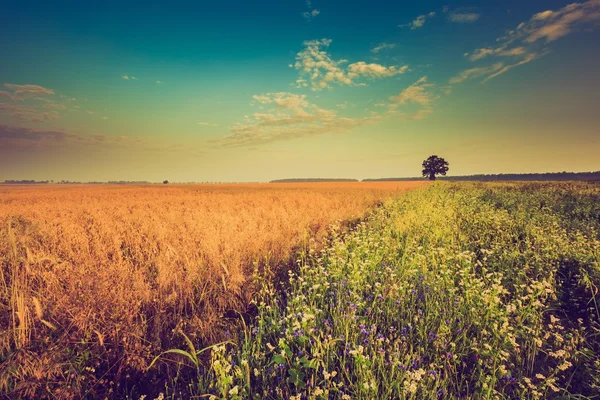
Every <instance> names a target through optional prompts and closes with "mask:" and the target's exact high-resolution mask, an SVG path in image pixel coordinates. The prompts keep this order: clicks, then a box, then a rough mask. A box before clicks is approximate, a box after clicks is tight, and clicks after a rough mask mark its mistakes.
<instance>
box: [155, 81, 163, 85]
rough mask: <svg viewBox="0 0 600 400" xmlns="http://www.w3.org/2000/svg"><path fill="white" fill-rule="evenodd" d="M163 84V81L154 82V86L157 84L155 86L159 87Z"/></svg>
mask: <svg viewBox="0 0 600 400" xmlns="http://www.w3.org/2000/svg"><path fill="white" fill-rule="evenodd" d="M163 83H164V82H163V81H156V84H157V85H161V84H163Z"/></svg>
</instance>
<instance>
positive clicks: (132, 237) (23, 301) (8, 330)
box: [0, 182, 425, 398]
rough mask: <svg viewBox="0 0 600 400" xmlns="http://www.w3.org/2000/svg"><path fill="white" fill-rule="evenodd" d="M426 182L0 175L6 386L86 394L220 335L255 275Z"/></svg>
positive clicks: (0, 322) (246, 300) (241, 307)
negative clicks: (1, 182) (21, 178)
mask: <svg viewBox="0 0 600 400" xmlns="http://www.w3.org/2000/svg"><path fill="white" fill-rule="evenodd" d="M424 184H425V183H422V182H377V183H375V182H374V183H306V184H244V185H242V184H240V185H233V184H232V185H148V186H118V185H115V186H106V185H102V186H93V185H90V186H54V185H52V186H43V187H40V186H0V265H1V269H0V272H1V276H0V285H1V286H0V308H1V312H0V335H1V336H0V348H1V359H2V361H3V363H2V365H3V366H2V367H0V391H6V392H10V393H14V394H17V395H18V396H33V395H36V396H37V395H40V393H45V394H50V393H51V394H52V395H53V396H57V397H59V398H69V397H80V396H82V391H83V388H90V387H94V386H96V385H102V386H103V387H109V388H110V387H111V385H118V382H117V381H118V380H119V379H122V378H123V377H128V378H131V377H132V374H135V373H138V372H139V373H140V374H141V373H143V372H144V371H145V368H146V367H147V366H148V364H149V362H150V361H151V360H152V358H153V357H154V356H156V355H157V354H158V353H160V351H162V350H164V349H167V348H170V347H177V346H179V345H180V342H179V341H181V337H180V335H178V332H185V333H186V334H187V335H189V337H191V338H192V339H193V340H195V341H200V342H201V343H213V342H215V341H217V340H220V339H222V338H223V337H226V336H227V334H228V332H227V329H228V327H229V326H230V325H231V319H233V318H228V317H227V316H228V315H233V316H234V317H235V316H236V313H246V312H249V311H248V309H249V306H250V300H251V299H252V295H253V293H254V287H253V285H252V279H251V278H252V276H253V274H254V273H258V274H263V275H265V274H266V273H267V272H266V271H272V272H271V275H269V279H271V278H272V275H273V274H276V273H277V272H278V268H279V269H282V268H284V267H285V266H286V265H289V264H290V257H292V256H293V252H294V250H295V249H296V248H298V247H299V246H302V245H303V243H305V242H307V241H312V242H313V245H314V243H317V245H318V242H319V241H320V240H321V239H322V238H324V237H325V235H326V233H327V228H328V226H329V225H330V224H331V223H333V222H335V221H353V220H357V219H359V218H361V217H362V216H364V215H365V212H367V210H369V209H370V208H371V207H373V206H374V205H376V204H378V203H380V202H381V201H382V200H384V199H386V198H389V197H391V196H395V195H397V194H399V193H400V192H403V191H406V190H409V189H414V188H417V187H420V186H423V185H424ZM292 261H293V260H292ZM84 369H85V371H84ZM92 370H93V371H92ZM84 372H85V373H84ZM108 377H111V379H114V381H111V380H110V379H109V378H108ZM86 379H87V381H86ZM90 380H94V382H90ZM88 390H89V389H88Z"/></svg>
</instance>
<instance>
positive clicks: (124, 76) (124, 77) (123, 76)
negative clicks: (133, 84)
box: [121, 75, 129, 81]
mask: <svg viewBox="0 0 600 400" xmlns="http://www.w3.org/2000/svg"><path fill="white" fill-rule="evenodd" d="M121 78H123V79H125V80H126V81H128V80H129V76H128V75H121Z"/></svg>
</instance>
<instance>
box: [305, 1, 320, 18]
mask: <svg viewBox="0 0 600 400" xmlns="http://www.w3.org/2000/svg"><path fill="white" fill-rule="evenodd" d="M306 7H308V11H305V12H303V13H302V17H304V19H306V20H307V21H311V20H312V19H313V18H314V17H316V16H317V15H319V14H321V11H320V10H318V9H316V8H315V9H313V8H312V1H310V0H306Z"/></svg>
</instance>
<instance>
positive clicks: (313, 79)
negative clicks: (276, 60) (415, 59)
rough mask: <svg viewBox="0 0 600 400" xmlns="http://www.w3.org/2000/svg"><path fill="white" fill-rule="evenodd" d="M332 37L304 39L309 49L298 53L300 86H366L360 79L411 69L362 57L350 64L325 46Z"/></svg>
mask: <svg viewBox="0 0 600 400" xmlns="http://www.w3.org/2000/svg"><path fill="white" fill-rule="evenodd" d="M330 44H331V39H322V40H311V41H306V42H304V46H305V49H304V50H302V51H301V52H299V53H298V54H297V55H296V63H295V64H294V66H295V68H296V69H297V70H298V71H299V73H300V75H301V77H300V78H299V79H298V80H296V85H297V87H310V88H311V89H312V90H314V91H317V90H322V89H327V88H331V87H332V84H338V85H346V86H364V85H365V83H364V82H357V81H359V80H360V79H361V78H369V79H380V78H386V77H391V76H395V75H400V74H403V73H405V72H406V71H407V70H408V66H406V65H404V66H390V67H386V66H383V65H380V64H375V63H370V64H368V63H366V62H364V61H359V62H356V63H352V64H350V65H348V66H347V67H346V68H344V67H343V64H346V63H347V62H348V61H347V60H339V61H335V60H333V59H332V58H331V56H330V55H329V54H328V53H327V52H326V51H325V50H322V49H323V48H327V47H329V45H330Z"/></svg>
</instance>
